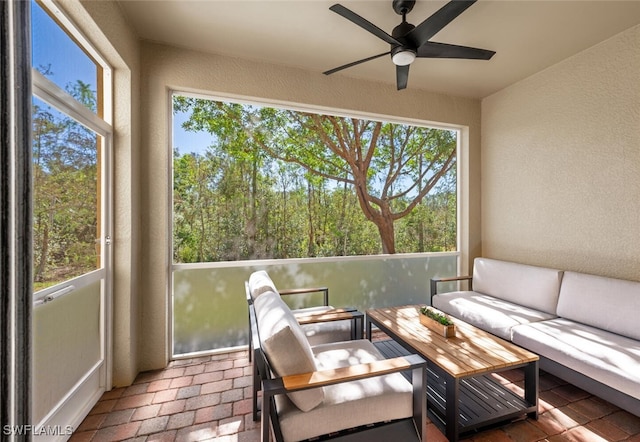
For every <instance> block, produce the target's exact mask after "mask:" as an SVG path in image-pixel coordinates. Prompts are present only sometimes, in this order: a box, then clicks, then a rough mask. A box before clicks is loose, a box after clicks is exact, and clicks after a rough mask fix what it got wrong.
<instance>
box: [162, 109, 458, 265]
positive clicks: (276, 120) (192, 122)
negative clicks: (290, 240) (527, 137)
mask: <svg viewBox="0 0 640 442" xmlns="http://www.w3.org/2000/svg"><path fill="white" fill-rule="evenodd" d="M174 109H175V110H176V111H181V112H189V113H190V119H189V121H188V122H187V123H186V124H185V128H187V129H190V130H206V131H208V132H209V133H211V134H212V135H213V136H214V137H217V138H219V139H224V140H226V144H224V147H223V148H224V149H225V151H226V152H228V153H234V154H236V155H238V154H241V155H242V156H243V158H247V159H248V160H249V161H253V162H254V164H255V165H256V166H258V165H259V164H260V162H261V161H264V155H269V156H270V157H272V158H274V159H278V160H282V161H284V162H286V163H289V164H293V165H297V166H299V167H301V168H303V169H304V170H305V171H306V173H307V174H309V175H312V176H315V177H319V178H322V179H324V180H331V181H333V182H335V183H341V184H342V185H345V186H347V187H351V188H353V190H354V191H355V195H356V198H357V201H358V205H359V207H360V210H361V212H362V213H363V214H364V216H365V218H366V219H367V220H369V221H371V222H372V223H373V224H374V225H375V226H376V228H377V231H378V234H379V238H380V242H381V246H382V251H383V253H395V252H396V243H395V227H394V225H395V223H396V222H397V221H398V220H401V219H403V218H405V217H407V216H408V215H409V214H410V213H411V212H412V211H413V210H414V208H415V207H416V206H417V205H418V204H420V202H421V201H422V200H423V199H424V198H425V196H426V195H427V194H429V192H430V191H432V190H433V189H435V188H436V186H437V184H438V182H439V181H440V180H441V179H442V177H444V176H445V175H447V173H448V172H450V171H451V170H453V169H454V165H455V154H456V137H455V133H453V132H452V131H446V130H439V129H431V128H423V127H416V126H409V125H399V124H393V123H384V122H380V121H372V120H362V119H356V118H342V117H336V116H331V115H317V114H311V113H303V112H294V111H288V110H280V109H273V108H260V107H255V106H249V105H240V104H233V103H222V102H216V101H212V100H202V99H195V98H187V97H176V98H175V99H174ZM311 190H312V189H311V188H308V191H309V192H311ZM285 200H286V199H285ZM310 235H312V236H310V237H309V243H308V247H309V251H310V253H314V249H315V246H314V245H313V244H311V243H312V242H317V239H316V236H317V233H314V232H313V231H312V232H310Z"/></svg>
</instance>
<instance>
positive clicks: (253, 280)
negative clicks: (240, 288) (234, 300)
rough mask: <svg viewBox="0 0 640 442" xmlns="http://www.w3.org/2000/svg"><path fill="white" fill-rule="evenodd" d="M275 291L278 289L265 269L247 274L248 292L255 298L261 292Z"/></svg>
mask: <svg viewBox="0 0 640 442" xmlns="http://www.w3.org/2000/svg"><path fill="white" fill-rule="evenodd" d="M266 292H276V293H278V289H277V288H276V285H275V284H274V283H273V281H272V280H271V277H270V276H269V274H268V273H267V272H266V271H265V270H258V271H257V272H253V273H252V274H251V275H249V294H250V295H251V298H252V299H253V300H254V301H255V299H256V298H257V297H258V296H260V295H261V294H263V293H266Z"/></svg>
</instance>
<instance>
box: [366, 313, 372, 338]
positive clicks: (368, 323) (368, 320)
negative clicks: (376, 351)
mask: <svg viewBox="0 0 640 442" xmlns="http://www.w3.org/2000/svg"><path fill="white" fill-rule="evenodd" d="M365 322H366V327H367V339H368V340H371V320H370V319H369V318H368V317H367V319H366V321H365Z"/></svg>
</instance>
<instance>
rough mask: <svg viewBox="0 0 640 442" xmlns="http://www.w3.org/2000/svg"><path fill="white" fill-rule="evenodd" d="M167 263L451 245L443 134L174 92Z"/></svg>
mask: <svg viewBox="0 0 640 442" xmlns="http://www.w3.org/2000/svg"><path fill="white" fill-rule="evenodd" d="M173 106H174V164H173V176H174V187H173V201H174V206H173V214H174V218H173V250H174V254H173V259H174V263H195V262H217V261H237V260H252V259H287V258H304V257H327V256H353V255H376V254H381V253H385V254H386V253H420V252H441V251H455V250H456V249H457V241H456V232H457V216H456V207H457V204H456V200H457V193H456V192H457V189H456V154H457V145H458V140H457V138H458V133H457V131H454V130H446V129H438V128H432V127H424V126H417V125H408V124H400V123H394V122H388V121H379V120H372V119H367V118H357V117H340V116H334V115H321V114H313V113H308V112H300V111H296V110H290V109H282V108H271V107H263V106H257V105H253V104H246V103H231V102H221V101H215V100H211V99H204V98H195V97H186V96H180V95H176V96H175V97H174V100H173Z"/></svg>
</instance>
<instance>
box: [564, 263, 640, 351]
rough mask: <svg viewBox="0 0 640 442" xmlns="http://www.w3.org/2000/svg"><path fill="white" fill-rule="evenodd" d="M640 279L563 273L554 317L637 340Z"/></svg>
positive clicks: (639, 310) (638, 333) (639, 328)
mask: <svg viewBox="0 0 640 442" xmlns="http://www.w3.org/2000/svg"><path fill="white" fill-rule="evenodd" d="M639 312H640V282H634V281H626V280H623V279H614V278H606V277H604V276H595V275H588V274H586V273H576V272H565V275H564V279H563V280H562V288H561V289H560V299H559V300H558V316H562V317H563V318H566V319H570V320H572V321H577V322H581V323H583V324H587V325H591V326H593V327H598V328H601V329H604V330H608V331H610V332H613V333H617V334H620V335H623V336H628V337H630V338H633V339H640V327H638V313H639Z"/></svg>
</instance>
